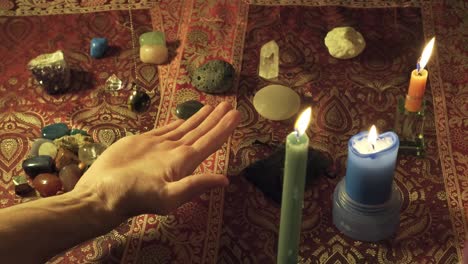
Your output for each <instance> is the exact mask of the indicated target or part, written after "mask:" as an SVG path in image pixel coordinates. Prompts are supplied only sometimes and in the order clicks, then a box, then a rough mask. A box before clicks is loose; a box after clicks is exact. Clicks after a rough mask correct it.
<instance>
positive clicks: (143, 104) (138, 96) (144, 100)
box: [127, 90, 151, 113]
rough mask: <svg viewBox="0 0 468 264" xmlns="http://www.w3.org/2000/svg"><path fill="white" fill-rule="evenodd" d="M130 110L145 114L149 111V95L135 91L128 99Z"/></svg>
mask: <svg viewBox="0 0 468 264" xmlns="http://www.w3.org/2000/svg"><path fill="white" fill-rule="evenodd" d="M127 104H128V108H129V109H130V110H132V111H133V112H136V113H143V112H145V111H146V110H148V108H149V106H150V104H151V98H150V97H149V95H148V94H147V93H145V92H142V91H137V90H135V91H133V92H132V93H131V94H130V96H129V97H128V101H127Z"/></svg>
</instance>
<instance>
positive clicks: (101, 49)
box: [89, 38, 109, 58]
mask: <svg viewBox="0 0 468 264" xmlns="http://www.w3.org/2000/svg"><path fill="white" fill-rule="evenodd" d="M108 48H109V44H108V42H107V39H106V38H93V39H91V44H90V51H89V53H90V55H91V57H93V58H102V57H103V56H104V54H105V53H106V51H107V49H108Z"/></svg>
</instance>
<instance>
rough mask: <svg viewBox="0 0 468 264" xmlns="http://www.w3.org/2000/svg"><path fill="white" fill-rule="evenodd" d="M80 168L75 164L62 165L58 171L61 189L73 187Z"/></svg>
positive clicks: (79, 173)
mask: <svg viewBox="0 0 468 264" xmlns="http://www.w3.org/2000/svg"><path fill="white" fill-rule="evenodd" d="M81 173H82V172H81V170H80V168H79V167H78V165H76V164H70V165H67V166H65V167H63V168H62V169H61V170H60V172H59V178H60V180H61V181H62V184H63V190H64V191H66V192H68V191H71V190H73V188H75V185H76V183H77V182H78V180H79V179H80V177H81Z"/></svg>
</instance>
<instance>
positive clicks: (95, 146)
mask: <svg viewBox="0 0 468 264" xmlns="http://www.w3.org/2000/svg"><path fill="white" fill-rule="evenodd" d="M104 150H106V146H104V145H102V144H100V143H90V144H86V145H84V146H82V147H81V148H80V149H79V150H78V158H79V159H80V161H81V162H83V163H85V164H86V165H91V164H92V163H93V162H94V161H95V160H96V159H97V158H98V157H99V156H100V155H101V154H102V153H103V152H104Z"/></svg>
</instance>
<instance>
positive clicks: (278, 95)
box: [253, 84, 301, 121]
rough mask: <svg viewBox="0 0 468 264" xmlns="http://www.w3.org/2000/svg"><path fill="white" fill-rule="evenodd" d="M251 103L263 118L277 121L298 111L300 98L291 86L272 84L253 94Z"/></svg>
mask: <svg viewBox="0 0 468 264" xmlns="http://www.w3.org/2000/svg"><path fill="white" fill-rule="evenodd" d="M253 105H254V107H255V110H257V112H258V113H259V114H260V115H261V116H263V117H264V118H266V119H270V120H275V121H279V120H285V119H288V118H291V117H292V116H293V115H294V114H296V113H297V111H299V107H300V105H301V98H300V97H299V95H298V94H297V93H296V92H295V91H293V90H292V89H291V88H289V87H286V86H283V85H278V84H273V85H268V86H265V87H264V88H262V89H261V90H260V91H258V92H257V93H256V94H255V96H254V98H253Z"/></svg>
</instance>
